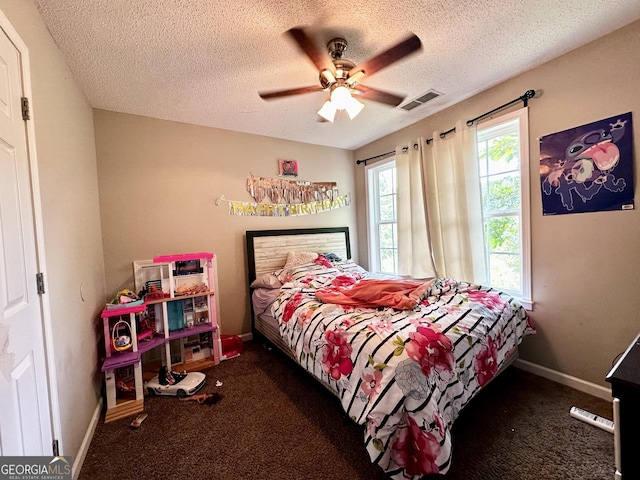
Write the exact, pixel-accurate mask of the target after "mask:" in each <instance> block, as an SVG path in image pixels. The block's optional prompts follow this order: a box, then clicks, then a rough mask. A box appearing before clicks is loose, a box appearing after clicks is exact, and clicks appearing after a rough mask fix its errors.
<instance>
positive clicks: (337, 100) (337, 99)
mask: <svg viewBox="0 0 640 480" xmlns="http://www.w3.org/2000/svg"><path fill="white" fill-rule="evenodd" d="M352 98H353V97H352V96H351V92H350V91H349V89H348V88H347V87H345V86H344V85H338V86H337V87H335V88H333V89H332V90H331V103H333V106H334V107H335V108H336V109H338V110H344V109H345V108H347V105H348V104H349V101H350V100H351V99H352Z"/></svg>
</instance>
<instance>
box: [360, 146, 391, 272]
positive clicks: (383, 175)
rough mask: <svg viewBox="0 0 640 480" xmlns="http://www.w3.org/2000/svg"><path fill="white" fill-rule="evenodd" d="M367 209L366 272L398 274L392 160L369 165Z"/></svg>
mask: <svg viewBox="0 0 640 480" xmlns="http://www.w3.org/2000/svg"><path fill="white" fill-rule="evenodd" d="M365 175H366V182H367V210H368V226H369V270H370V271H371V272H379V273H391V274H395V273H397V272H398V233H397V227H396V218H397V215H396V204H397V202H396V191H397V190H396V189H397V186H396V162H395V158H391V159H388V160H384V161H380V162H377V163H375V164H373V165H368V166H367V167H366V168H365Z"/></svg>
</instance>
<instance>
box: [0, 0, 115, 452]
mask: <svg viewBox="0 0 640 480" xmlns="http://www.w3.org/2000/svg"><path fill="white" fill-rule="evenodd" d="M0 10H2V12H3V13H4V14H5V16H6V17H7V18H8V19H9V21H10V22H11V24H12V25H13V27H14V28H15V29H16V31H17V32H18V34H19V35H20V37H21V38H22V40H23V41H24V42H25V43H26V45H27V47H28V49H29V56H30V69H31V80H32V92H33V98H32V99H31V104H32V120H31V121H33V122H34V127H35V133H36V150H37V162H38V170H39V177H40V193H41V197H42V215H43V223H44V243H45V253H46V268H47V285H46V288H47V296H48V298H49V302H50V310H51V323H52V330H53V344H54V355H55V366H53V369H54V370H55V372H56V375H57V380H58V391H59V407H60V424H61V430H62V432H61V434H62V435H61V436H62V438H60V440H61V444H60V446H61V449H62V452H63V453H64V454H65V455H71V456H74V457H75V455H76V454H77V453H78V450H79V448H80V445H81V443H82V441H83V437H84V436H85V433H86V431H87V426H88V425H89V423H90V420H91V417H92V414H93V413H94V410H95V407H96V404H97V402H98V399H99V395H100V385H101V381H102V375H101V372H100V368H99V360H98V355H97V348H96V338H97V336H96V317H97V315H98V314H99V312H100V311H101V309H102V307H103V306H104V296H105V280H104V264H103V254H102V239H101V235H100V230H101V227H100V211H99V201H98V184H97V167H96V154H95V144H94V133H93V118H92V109H91V106H90V105H89V103H88V102H87V100H86V99H85V97H84V95H83V93H82V91H81V90H80V88H79V86H78V85H77V83H76V82H75V80H74V78H73V75H72V74H71V72H70V71H69V69H68V68H67V66H66V63H65V61H64V60H63V58H62V55H61V54H60V52H59V50H58V48H57V47H56V45H55V43H54V42H53V40H52V38H51V36H50V35H49V32H48V31H47V29H46V27H45V26H44V24H43V23H42V21H41V19H40V16H39V14H38V12H37V10H36V9H35V7H34V6H33V4H32V3H31V2H30V1H25V0H0ZM81 295H82V296H81ZM74 459H75V458H74Z"/></svg>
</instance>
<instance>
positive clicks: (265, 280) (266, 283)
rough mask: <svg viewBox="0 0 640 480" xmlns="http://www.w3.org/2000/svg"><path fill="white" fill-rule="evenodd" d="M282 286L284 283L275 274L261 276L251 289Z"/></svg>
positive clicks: (252, 284) (252, 283)
mask: <svg viewBox="0 0 640 480" xmlns="http://www.w3.org/2000/svg"><path fill="white" fill-rule="evenodd" d="M281 286H282V282H281V281H280V280H278V277H276V276H275V275H274V274H273V272H271V273H265V274H264V275H261V276H259V277H258V278H256V279H255V280H254V281H253V282H251V285H250V287H251V288H280V287H281Z"/></svg>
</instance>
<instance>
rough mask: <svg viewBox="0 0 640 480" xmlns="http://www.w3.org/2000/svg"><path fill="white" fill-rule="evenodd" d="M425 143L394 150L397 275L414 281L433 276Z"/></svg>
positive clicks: (423, 140) (420, 141) (434, 271)
mask: <svg viewBox="0 0 640 480" xmlns="http://www.w3.org/2000/svg"><path fill="white" fill-rule="evenodd" d="M424 146H425V139H424V138H419V139H418V140H417V141H416V142H415V143H414V144H412V145H407V146H403V147H398V148H397V149H396V183H397V188H398V190H397V202H398V204H397V228H398V273H399V274H400V275H409V276H411V277H414V278H430V277H435V276H436V270H435V265H434V263H433V258H432V255H431V248H430V246H429V243H430V242H429V230H428V222H427V214H426V205H425V196H424V185H423V154H424Z"/></svg>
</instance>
